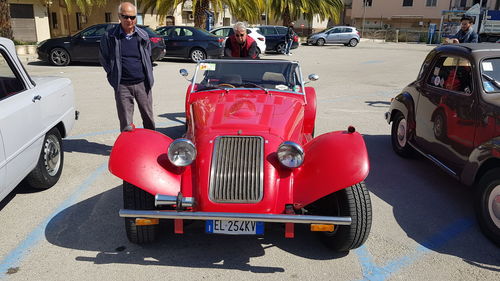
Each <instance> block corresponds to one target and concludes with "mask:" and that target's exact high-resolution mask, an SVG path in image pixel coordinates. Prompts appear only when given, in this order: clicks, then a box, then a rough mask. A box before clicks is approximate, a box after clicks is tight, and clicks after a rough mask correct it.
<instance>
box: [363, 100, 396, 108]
mask: <svg viewBox="0 0 500 281" xmlns="http://www.w3.org/2000/svg"><path fill="white" fill-rule="evenodd" d="M365 103H366V105H368V106H372V107H387V108H388V107H389V106H390V105H391V102H390V101H365Z"/></svg>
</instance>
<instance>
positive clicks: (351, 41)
mask: <svg viewBox="0 0 500 281" xmlns="http://www.w3.org/2000/svg"><path fill="white" fill-rule="evenodd" d="M356 45H358V41H357V40H356V39H351V40H349V46H351V47H356Z"/></svg>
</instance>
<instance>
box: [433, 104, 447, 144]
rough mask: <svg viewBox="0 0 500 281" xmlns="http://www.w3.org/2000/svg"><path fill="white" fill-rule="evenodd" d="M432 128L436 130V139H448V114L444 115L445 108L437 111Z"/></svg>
mask: <svg viewBox="0 0 500 281" xmlns="http://www.w3.org/2000/svg"><path fill="white" fill-rule="evenodd" d="M432 130H433V131H434V137H436V139H438V140H441V141H444V140H446V139H447V127H446V116H445V115H444V111H443V110H439V111H437V112H436V116H434V125H433V128H432Z"/></svg>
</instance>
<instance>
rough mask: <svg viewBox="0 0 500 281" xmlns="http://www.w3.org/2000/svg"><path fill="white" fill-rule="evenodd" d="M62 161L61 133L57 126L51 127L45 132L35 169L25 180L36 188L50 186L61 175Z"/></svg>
mask: <svg viewBox="0 0 500 281" xmlns="http://www.w3.org/2000/svg"><path fill="white" fill-rule="evenodd" d="M63 162H64V153H63V150H62V140H61V134H60V133H59V130H58V129H57V128H52V129H51V130H50V131H48V132H47V134H45V138H44V140H43V145H42V151H41V152H40V157H39V158H38V162H37V164H36V167H35V169H33V171H31V173H29V175H28V176H27V177H26V182H27V183H28V185H29V186H31V187H33V188H37V189H47V188H50V187H52V186H53V185H54V184H56V183H57V181H58V180H59V178H60V177H61V173H62V168H63Z"/></svg>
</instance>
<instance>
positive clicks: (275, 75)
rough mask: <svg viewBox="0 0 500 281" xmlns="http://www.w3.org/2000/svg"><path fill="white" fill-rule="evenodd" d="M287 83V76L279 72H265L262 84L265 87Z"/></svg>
mask: <svg viewBox="0 0 500 281" xmlns="http://www.w3.org/2000/svg"><path fill="white" fill-rule="evenodd" d="M280 84H282V85H286V84H287V83H286V79H285V76H284V75H283V74H282V73H279V72H264V74H263V75H262V86H263V87H264V88H273V89H274V88H275V86H276V85H280Z"/></svg>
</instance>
